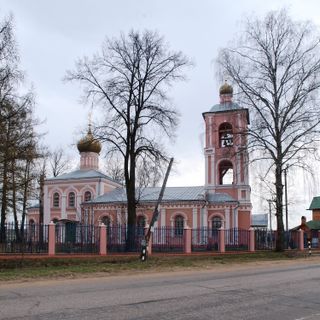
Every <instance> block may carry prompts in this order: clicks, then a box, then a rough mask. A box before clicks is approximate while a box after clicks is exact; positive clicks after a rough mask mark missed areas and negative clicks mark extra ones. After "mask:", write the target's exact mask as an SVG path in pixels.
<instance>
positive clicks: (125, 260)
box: [0, 252, 298, 281]
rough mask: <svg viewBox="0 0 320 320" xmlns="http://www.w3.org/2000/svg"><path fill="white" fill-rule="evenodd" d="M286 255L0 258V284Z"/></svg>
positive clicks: (286, 256)
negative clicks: (141, 259) (2, 282)
mask: <svg viewBox="0 0 320 320" xmlns="http://www.w3.org/2000/svg"><path fill="white" fill-rule="evenodd" d="M296 258H298V257H295V256H292V255H289V254H288V253H276V252H258V253H250V254H249V253H248V254H224V255H193V256H168V255H166V256H159V255H156V256H150V257H149V258H148V260H147V261H146V262H140V261H139V256H138V255H135V256H105V257H101V256H92V257H59V258H32V259H30V258H23V257H21V258H19V259H1V258H0V281H8V280H24V279H25V280H27V279H37V278H41V279H43V278H45V279H50V278H57V277H59V278H63V277H68V278H69V277H77V276H79V275H88V274H97V273H99V274H101V273H102V274H105V275H114V274H119V273H124V272H125V273H127V272H143V271H149V272H150V271H156V272H159V271H171V270H188V269H192V268H193V269H194V268H200V269H207V268H212V267H214V266H216V265H221V264H226V265H227V264H234V263H246V262H254V261H270V260H284V259H296Z"/></svg>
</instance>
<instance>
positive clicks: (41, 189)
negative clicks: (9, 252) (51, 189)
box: [39, 172, 45, 244]
mask: <svg viewBox="0 0 320 320" xmlns="http://www.w3.org/2000/svg"><path fill="white" fill-rule="evenodd" d="M44 177H45V175H44V173H43V172H42V173H41V174H40V197H39V232H40V234H39V241H40V243H41V244H42V242H43V217H44V207H43V202H44Z"/></svg>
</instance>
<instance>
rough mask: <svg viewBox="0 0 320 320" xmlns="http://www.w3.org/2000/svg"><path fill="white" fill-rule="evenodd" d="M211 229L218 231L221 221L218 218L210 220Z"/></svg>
mask: <svg viewBox="0 0 320 320" xmlns="http://www.w3.org/2000/svg"><path fill="white" fill-rule="evenodd" d="M211 222H212V229H213V230H216V229H220V228H221V226H222V219H221V218H220V217H217V216H215V217H213V218H212V220H211Z"/></svg>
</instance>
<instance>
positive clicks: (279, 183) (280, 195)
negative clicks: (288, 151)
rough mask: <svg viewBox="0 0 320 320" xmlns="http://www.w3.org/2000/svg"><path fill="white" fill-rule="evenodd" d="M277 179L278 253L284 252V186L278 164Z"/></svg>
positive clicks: (280, 168)
mask: <svg viewBox="0 0 320 320" xmlns="http://www.w3.org/2000/svg"><path fill="white" fill-rule="evenodd" d="M275 178H276V217H277V240H276V251H284V225H283V185H282V166H281V164H277V167H276V177H275Z"/></svg>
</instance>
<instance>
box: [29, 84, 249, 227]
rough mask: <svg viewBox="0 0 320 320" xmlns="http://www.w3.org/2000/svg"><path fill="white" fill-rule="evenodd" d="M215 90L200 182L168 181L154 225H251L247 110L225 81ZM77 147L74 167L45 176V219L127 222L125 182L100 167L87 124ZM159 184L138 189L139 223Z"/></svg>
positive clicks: (34, 214)
mask: <svg viewBox="0 0 320 320" xmlns="http://www.w3.org/2000/svg"><path fill="white" fill-rule="evenodd" d="M219 93H220V103H219V104H216V105H214V106H213V107H212V108H211V109H210V110H209V111H207V112H204V113H203V119H204V125H205V148H204V160H205V161H204V165H205V182H204V185H202V186H193V187H188V186H186V187H183V186H182V187H167V188H166V190H165V193H164V196H163V200H162V203H161V207H160V214H159V217H158V221H156V224H155V227H160V226H175V227H179V228H183V227H184V226H188V227H190V228H193V229H195V228H200V227H209V228H213V229H217V228H220V227H221V226H223V227H224V228H226V229H231V228H241V229H249V227H250V225H251V208H252V205H251V201H250V185H249V172H248V152H247V136H246V131H247V126H248V124H249V112H248V109H246V108H243V107H241V106H239V105H238V104H237V103H234V102H233V100H232V98H233V88H232V87H231V86H230V85H229V84H227V83H225V84H223V85H222V86H221V87H220V90H219ZM77 147H78V150H79V153H80V166H79V169H78V170H75V171H72V172H69V173H66V174H62V175H60V176H57V177H54V178H49V179H46V180H45V183H44V223H45V224H48V223H49V222H50V221H53V222H57V223H68V224H70V223H71V224H76V223H85V224H91V223H94V224H99V223H100V222H103V223H105V224H106V225H114V224H126V221H127V209H126V193H125V192H126V191H125V188H124V187H123V186H122V185H121V184H119V183H118V182H117V181H114V180H112V179H111V178H110V177H108V176H107V175H105V174H104V173H102V172H101V171H99V154H100V152H101V144H100V142H99V141H97V140H95V138H94V137H93V134H92V132H91V129H90V126H89V129H88V133H87V135H86V136H85V137H84V138H82V139H81V140H80V141H79V142H78V144H77ZM160 189H161V188H160V187H152V188H151V187H150V188H149V187H147V188H144V189H142V190H138V192H137V194H139V201H138V206H137V224H138V225H139V226H143V225H145V224H148V223H149V222H150V220H151V216H152V213H153V210H154V206H155V203H156V201H157V199H158V196H159V193H160ZM28 221H29V223H37V222H38V221H39V208H36V207H35V208H30V209H29V211H28Z"/></svg>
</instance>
